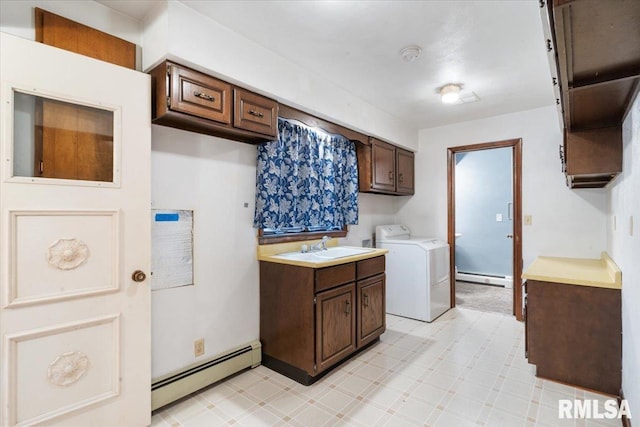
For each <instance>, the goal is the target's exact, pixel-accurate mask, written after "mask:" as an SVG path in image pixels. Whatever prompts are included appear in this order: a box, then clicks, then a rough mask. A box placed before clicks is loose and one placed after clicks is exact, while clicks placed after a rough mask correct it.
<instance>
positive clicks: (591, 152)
mask: <svg viewBox="0 0 640 427" xmlns="http://www.w3.org/2000/svg"><path fill="white" fill-rule="evenodd" d="M540 4H541V6H542V7H545V2H542V1H541V2H540ZM543 11H544V12H545V13H544V15H543V16H546V17H548V21H547V20H546V19H544V18H543V22H544V23H545V24H546V23H547V22H548V24H549V27H548V31H549V34H548V38H547V40H546V45H547V50H548V52H549V55H550V60H551V62H552V64H553V65H555V68H557V72H558V76H557V77H554V80H553V84H554V85H556V86H557V87H558V88H559V97H558V99H557V101H556V102H557V103H558V104H559V105H560V106H561V109H562V111H561V115H562V121H563V123H564V128H565V137H564V147H563V148H564V153H561V159H562V167H563V170H564V172H565V174H566V177H567V185H568V186H569V187H571V188H597V187H604V186H605V185H606V184H607V183H609V182H610V181H611V180H612V179H613V178H614V177H615V176H616V175H618V174H619V173H620V172H621V171H622V133H621V131H620V129H621V125H622V122H623V120H624V118H625V117H626V115H627V114H628V112H629V111H630V108H631V105H632V102H633V100H634V98H635V96H636V94H637V93H638V89H639V87H640V43H639V42H638V28H639V27H638V22H640V2H638V1H633V0H619V1H602V0H580V1H570V0H548V1H547V2H546V7H545V9H543Z"/></svg>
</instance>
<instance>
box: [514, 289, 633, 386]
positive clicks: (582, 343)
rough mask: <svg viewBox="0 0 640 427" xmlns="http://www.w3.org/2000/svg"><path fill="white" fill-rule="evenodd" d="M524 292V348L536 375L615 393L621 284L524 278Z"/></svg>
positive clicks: (619, 372)
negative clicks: (576, 282) (545, 280)
mask: <svg viewBox="0 0 640 427" xmlns="http://www.w3.org/2000/svg"><path fill="white" fill-rule="evenodd" d="M525 295H526V296H525V353H526V357H527V358H528V359H529V363H532V364H534V365H536V375H537V376H539V377H542V378H547V379H551V380H555V381H560V382H562V383H565V384H571V385H575V386H578V387H584V388H588V389H591V390H596V391H600V392H604V393H608V394H611V395H616V396H617V395H619V394H620V386H621V381H622V318H621V291H620V289H609V288H602V287H593V286H581V285H572V284H566V283H552V282H544V281H539V280H531V279H529V280H527V281H526V283H525Z"/></svg>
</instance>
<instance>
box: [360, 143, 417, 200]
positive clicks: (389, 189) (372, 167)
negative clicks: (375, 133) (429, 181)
mask: <svg viewBox="0 0 640 427" xmlns="http://www.w3.org/2000/svg"><path fill="white" fill-rule="evenodd" d="M357 155H358V175H359V178H358V179H359V187H360V191H361V192H363V193H379V194H392V195H396V196H397V195H412V194H414V191H415V186H414V154H413V153H412V152H411V151H408V150H404V149H402V148H400V147H396V146H395V145H393V144H389V143H387V142H384V141H380V140H378V139H376V138H369V145H365V144H357Z"/></svg>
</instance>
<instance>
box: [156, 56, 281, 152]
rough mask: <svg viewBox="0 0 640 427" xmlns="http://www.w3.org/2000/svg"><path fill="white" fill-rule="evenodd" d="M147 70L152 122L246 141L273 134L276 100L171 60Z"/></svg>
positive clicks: (263, 139)
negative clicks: (150, 92)
mask: <svg viewBox="0 0 640 427" xmlns="http://www.w3.org/2000/svg"><path fill="white" fill-rule="evenodd" d="M150 74H151V79H152V85H153V88H152V123H154V124H158V125H163V126H169V127H174V128H177V129H182V130H186V131H190V132H197V133H202V134H206V135H213V136H218V137H222V138H228V139H232V140H235V141H240V142H247V143H261V142H266V141H271V140H273V139H276V138H277V135H278V128H277V120H278V103H277V102H276V101H274V100H272V99H269V98H266V97H264V96H262V95H258V94H256V93H253V92H250V91H247V90H245V89H242V88H239V87H235V86H233V85H231V84H229V83H227V82H225V81H222V80H220V79H217V78H214V77H212V76H209V75H207V74H204V73H201V72H199V71H195V70H192V69H189V68H187V67H184V66H182V65H180V64H176V63H174V62H171V61H164V62H162V63H161V64H160V65H158V66H157V67H155V68H154V69H153V70H151V72H150Z"/></svg>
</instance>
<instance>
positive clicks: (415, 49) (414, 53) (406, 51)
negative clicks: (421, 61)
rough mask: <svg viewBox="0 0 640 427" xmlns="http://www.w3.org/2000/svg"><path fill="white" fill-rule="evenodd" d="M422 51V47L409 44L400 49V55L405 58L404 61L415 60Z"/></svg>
mask: <svg viewBox="0 0 640 427" xmlns="http://www.w3.org/2000/svg"><path fill="white" fill-rule="evenodd" d="M421 53H422V48H421V47H420V46H407V47H405V48H403V49H402V50H401V51H400V56H402V59H404V62H413V61H415V60H416V59H418V57H419V56H420V54H421Z"/></svg>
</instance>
